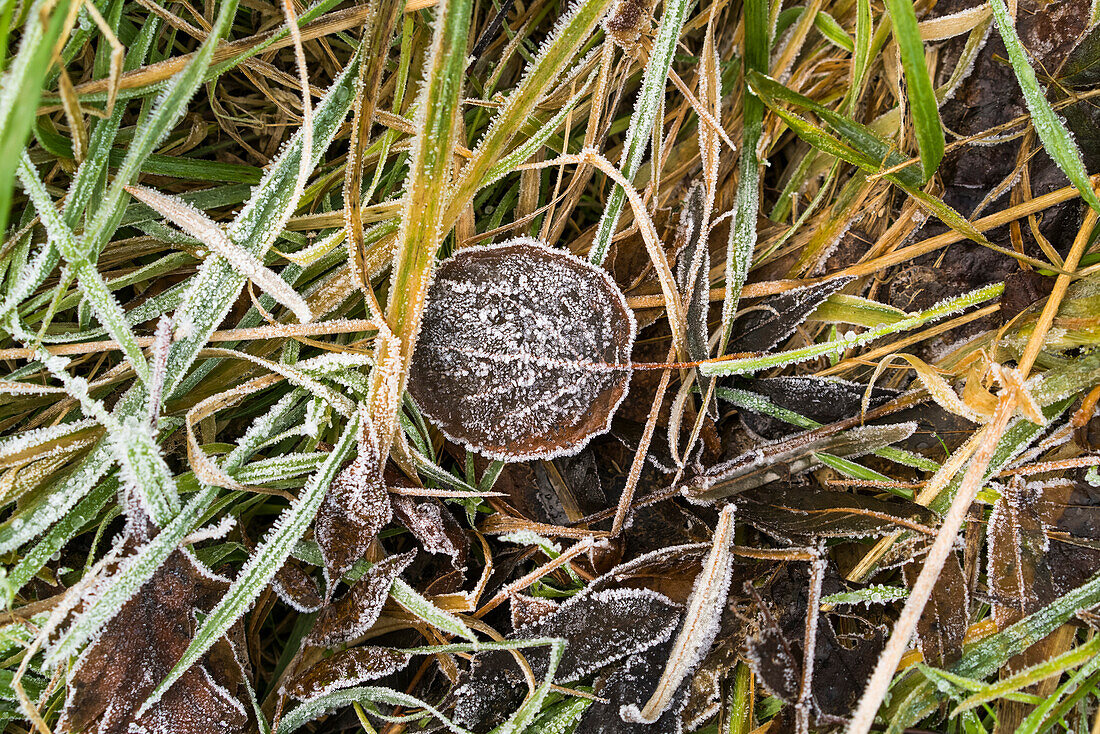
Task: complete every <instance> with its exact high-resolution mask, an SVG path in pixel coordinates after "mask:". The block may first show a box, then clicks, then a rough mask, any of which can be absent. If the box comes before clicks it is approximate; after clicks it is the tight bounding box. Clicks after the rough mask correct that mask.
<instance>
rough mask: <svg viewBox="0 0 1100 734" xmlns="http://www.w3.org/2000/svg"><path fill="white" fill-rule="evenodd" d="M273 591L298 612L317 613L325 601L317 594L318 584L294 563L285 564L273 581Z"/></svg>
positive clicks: (276, 573)
mask: <svg viewBox="0 0 1100 734" xmlns="http://www.w3.org/2000/svg"><path fill="white" fill-rule="evenodd" d="M271 589H272V590H273V591H274V592H275V593H276V594H277V595H278V596H279V598H280V599H282V600H283V602H284V603H285V604H286V605H287V606H289V607H290V608H292V609H294V610H295V611H298V612H306V613H308V612H316V611H317V610H318V609H320V608H321V607H322V606H324V604H325V601H324V599H322V598H321V595H320V594H319V593H317V584H315V583H314V582H313V579H312V578H310V577H309V575H308V574H307V573H306V572H305V571H303V570H302V567H301V566H299V565H298V564H297V563H294V562H293V561H288V562H287V563H284V564H283V566H282V568H280V569H279V570H278V571H276V572H275V578H273V579H271Z"/></svg>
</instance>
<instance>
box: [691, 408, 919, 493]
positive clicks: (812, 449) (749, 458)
mask: <svg viewBox="0 0 1100 734" xmlns="http://www.w3.org/2000/svg"><path fill="white" fill-rule="evenodd" d="M822 430H823V429H822ZM916 430H917V424H916V423H895V424H890V425H884V426H859V427H857V428H852V429H850V430H847V431H844V432H843V433H820V432H814V431H807V432H806V433H801V434H798V435H796V436H792V437H790V438H787V439H784V440H782V441H775V442H772V443H767V444H763V445H761V446H758V447H756V448H754V449H751V450H749V451H746V452H745V453H744V454H741V455H740V456H738V457H736V458H733V459H730V460H729V461H725V462H722V463H721V464H717V465H715V466H713V467H711V468H709V469H707V470H706V471H705V472H703V473H701V474H699V475H698V476H696V477H695V478H693V479H692V480H691V481H690V482H688V483H687V486H686V487H685V489H684V494H685V496H687V497H688V499H690V500H692V501H699V502H708V501H712V500H716V499H721V498H723V497H729V496H731V495H734V494H738V493H741V492H745V491H748V490H750V489H755V488H756V487H760V486H762V485H765V484H768V483H770V482H775V481H778V480H780V479H785V478H789V477H792V476H794V475H796V474H800V473H802V472H805V471H808V470H810V469H812V468H813V467H815V466H817V465H818V464H819V463H820V460H819V459H818V458H817V457H816V456H815V454H816V453H817V452H822V451H824V452H827V453H829V454H832V455H834V456H841V457H850V458H855V457H858V456H862V455H864V454H869V453H872V452H874V451H877V450H879V449H881V448H884V447H886V446H889V445H890V444H892V443H896V442H897V441H904V440H905V439H907V438H909V436H911V435H913V432H914V431H916Z"/></svg>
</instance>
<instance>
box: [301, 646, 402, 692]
mask: <svg viewBox="0 0 1100 734" xmlns="http://www.w3.org/2000/svg"><path fill="white" fill-rule="evenodd" d="M411 659H412V656H410V655H408V654H406V653H403V652H400V651H398V650H391V649H389V648H388V647H374V646H371V645H368V646H364V647H353V648H350V649H348V650H344V651H342V652H338V653H336V654H335V655H333V656H332V657H330V658H325V659H324V660H322V661H321V662H319V663H317V664H316V665H314V666H313V667H311V668H310V669H309V670H307V671H306V672H304V673H302V674H301V675H299V676H298V677H297V678H295V679H294V682H293V683H291V684H290V686H289V687H288V688H287V693H289V694H290V695H291V696H294V697H295V698H297V699H298V700H299V701H311V700H313V699H315V698H317V697H319V696H324V695H326V694H328V693H332V692H333V691H336V690H339V689H341V688H350V687H351V686H354V685H358V684H359V683H363V682H364V681H368V680H375V679H377V678H384V677H385V676H387V675H389V674H391V673H396V672H397V671H399V670H401V669H402V668H404V667H405V666H406V665H408V664H409V660H411Z"/></svg>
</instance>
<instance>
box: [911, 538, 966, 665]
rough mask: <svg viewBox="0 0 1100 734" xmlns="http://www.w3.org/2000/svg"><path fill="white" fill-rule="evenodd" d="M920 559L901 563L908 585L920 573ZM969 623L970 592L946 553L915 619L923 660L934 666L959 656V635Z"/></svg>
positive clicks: (959, 568) (955, 560) (953, 558)
mask: <svg viewBox="0 0 1100 734" xmlns="http://www.w3.org/2000/svg"><path fill="white" fill-rule="evenodd" d="M920 570H921V564H920V563H910V564H907V565H906V566H905V581H906V583H907V584H909V586H910V587H912V585H913V582H914V581H916V578H917V575H918V574H919V573H920ZM968 626H970V595H969V594H968V593H967V589H966V576H965V575H964V574H963V570H962V565H961V564H960V563H959V559H958V557H957V556H955V555H954V554H952V555H949V556H948V557H947V561H946V562H944V564H943V570H942V571H940V576H939V578H938V579H937V580H936V585H935V586H934V587H933V588H932V596H931V597H930V598H929V599H928V604H927V605H925V607H924V611H923V612H921V615H920V621H919V622H918V623H917V646H918V647H919V648H920V651H921V654H922V655H923V656H924V661H925V662H926V663H928V664H929V665H932V666H934V667H937V668H947V667H949V666H951V665H954V664H955V663H956V662H958V660H959V658H960V657H962V645H963V638H964V637H966V628H967V627H968Z"/></svg>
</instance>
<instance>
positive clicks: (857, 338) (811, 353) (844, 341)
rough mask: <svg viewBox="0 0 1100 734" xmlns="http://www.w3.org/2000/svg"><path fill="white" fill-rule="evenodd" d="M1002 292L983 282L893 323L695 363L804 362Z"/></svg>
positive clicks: (715, 368) (712, 369)
mask: <svg viewBox="0 0 1100 734" xmlns="http://www.w3.org/2000/svg"><path fill="white" fill-rule="evenodd" d="M1003 292H1004V283H993V284H992V285H987V286H985V287H984V288H979V289H977V290H974V291H971V292H970V293H965V294H963V295H961V296H958V297H956V298H951V299H948V300H946V301H944V302H943V303H940V304H937V305H935V306H933V307H932V308H930V309H927V310H925V311H921V312H919V313H916V314H913V315H912V316H910V317H908V318H906V319H902V320H900V321H897V322H895V323H893V324H885V325H883V326H879V327H877V328H874V329H868V330H867V331H865V332H863V333H862V334H851V335H849V336H842V337H838V338H836V339H832V340H830V341H827V342H822V343H820V344H811V345H810V346H808V347H802V348H801V349H792V350H790V351H786V352H779V353H777V354H766V355H763V356H760V357H742V358H739V359H727V360H721V361H712V362H704V363H703V364H701V365H699V370H700V371H701V372H702V373H703V374H705V375H741V374H747V373H751V372H758V371H759V370H762V369H767V368H769V367H779V366H782V365H788V364H796V363H798V362H804V361H806V360H809V359H813V358H815V357H820V356H821V355H823V354H830V353H832V352H842V351H844V350H845V349H849V348H851V347H858V346H862V345H864V344H866V343H868V342H870V341H873V340H875V339H879V338H881V337H884V336H888V335H890V334H896V333H898V332H901V331H907V330H909V329H914V328H916V327H918V326H922V325H923V324H926V323H928V322H929V321H936V320H938V319H942V318H944V317H946V316H950V315H952V314H954V313H957V312H959V311H961V310H963V309H964V308H969V307H970V306H974V305H976V304H979V303H983V302H985V301H988V300H991V299H993V298H997V297H998V296H1000V295H1001V293H1003Z"/></svg>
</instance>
